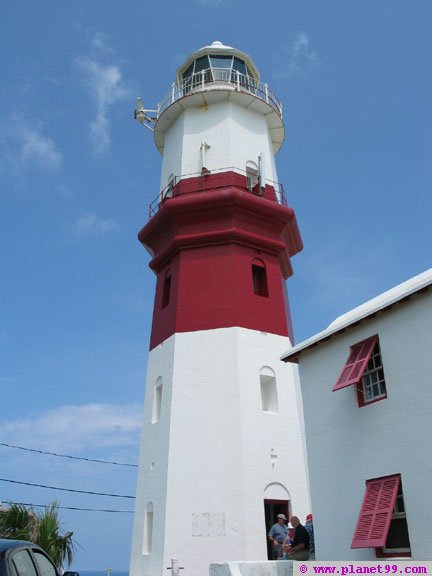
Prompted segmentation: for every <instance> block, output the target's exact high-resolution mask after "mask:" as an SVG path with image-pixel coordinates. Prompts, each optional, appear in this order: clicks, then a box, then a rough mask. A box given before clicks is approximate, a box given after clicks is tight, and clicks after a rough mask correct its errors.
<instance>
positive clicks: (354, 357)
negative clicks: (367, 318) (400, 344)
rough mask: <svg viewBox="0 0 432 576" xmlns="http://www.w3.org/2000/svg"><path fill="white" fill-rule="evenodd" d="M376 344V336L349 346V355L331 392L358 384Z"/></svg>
mask: <svg viewBox="0 0 432 576" xmlns="http://www.w3.org/2000/svg"><path fill="white" fill-rule="evenodd" d="M377 342H378V336H372V337H371V338H368V339H367V340H363V341H362V342H359V343H358V344H356V345H355V346H351V351H350V355H349V356H348V360H347V361H346V363H345V366H344V367H343V370H342V372H341V374H340V376H339V378H338V380H337V382H336V384H335V385H334V386H333V392H335V391H336V390H340V389H341V388H346V387H347V386H351V385H352V384H355V385H357V384H358V383H359V382H360V380H361V378H362V376H363V374H364V372H365V370H366V367H367V364H368V362H369V359H370V357H371V356H372V353H373V350H374V348H375V344H376V343H377Z"/></svg>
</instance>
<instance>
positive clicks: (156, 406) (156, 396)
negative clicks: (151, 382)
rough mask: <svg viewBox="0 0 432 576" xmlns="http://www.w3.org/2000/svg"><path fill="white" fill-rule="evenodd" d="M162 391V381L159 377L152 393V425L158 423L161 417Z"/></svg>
mask: <svg viewBox="0 0 432 576" xmlns="http://www.w3.org/2000/svg"><path fill="white" fill-rule="evenodd" d="M162 389H163V380H162V378H161V377H160V376H159V378H158V379H157V380H156V383H155V387H154V392H153V409H152V419H151V422H152V424H155V423H156V422H159V420H160V416H161V409H162Z"/></svg>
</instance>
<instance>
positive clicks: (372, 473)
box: [283, 269, 432, 560]
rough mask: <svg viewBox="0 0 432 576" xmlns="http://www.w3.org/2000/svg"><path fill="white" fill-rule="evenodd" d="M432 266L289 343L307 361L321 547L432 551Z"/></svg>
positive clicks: (341, 551)
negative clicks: (327, 324)
mask: <svg viewBox="0 0 432 576" xmlns="http://www.w3.org/2000/svg"><path fill="white" fill-rule="evenodd" d="M431 287H432V269H430V270H428V271H426V272H424V273H423V274H420V275H418V276H416V277H414V278H412V279H411V280H408V281H407V282H405V283H403V284H401V285H399V286H397V287H395V288H393V289H392V290H389V291H388V292H385V293H384V294H382V295H380V296H378V297H377V298H374V299H373V300H370V301H369V302H367V303H366V304H363V305H362V306H359V307H358V308H355V309H354V310H351V311H350V312H348V313H347V314H344V315H343V316H341V317H339V318H337V319H336V320H335V321H334V322H333V323H332V324H330V326H329V327H328V328H327V329H326V330H324V331H323V332H320V333H319V334H316V335H315V336H313V337H312V338H310V339H308V340H306V341H305V342H302V343H301V344H298V345H297V346H295V347H294V348H292V349H290V350H288V352H287V353H286V354H285V355H284V356H283V359H284V360H285V361H286V362H298V363H299V366H300V378H301V390H302V396H303V406H304V419H305V429H306V444H307V452H308V465H309V475H310V488H311V499H312V508H313V513H314V528H315V541H316V555H317V558H318V559H320V560H373V559H375V558H377V557H383V556H384V557H386V556H392V557H398V556H401V557H411V558H412V559H414V560H430V559H431V558H432V538H431V532H430V515H431V512H432V491H431V484H432V447H431V440H432V426H431V416H432V290H431Z"/></svg>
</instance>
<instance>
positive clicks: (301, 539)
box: [284, 516, 309, 560]
mask: <svg viewBox="0 0 432 576" xmlns="http://www.w3.org/2000/svg"><path fill="white" fill-rule="evenodd" d="M291 524H292V525H293V527H294V537H293V540H292V542H291V546H287V545H286V544H285V546H284V551H285V552H286V555H287V559H288V560H309V534H308V532H307V530H306V528H305V527H304V526H303V525H302V524H300V520H299V519H298V518H297V516H291Z"/></svg>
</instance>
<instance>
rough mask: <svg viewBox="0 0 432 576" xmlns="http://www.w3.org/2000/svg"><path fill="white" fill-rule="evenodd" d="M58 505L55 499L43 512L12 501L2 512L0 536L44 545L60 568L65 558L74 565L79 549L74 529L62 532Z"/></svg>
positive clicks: (0, 514)
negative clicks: (74, 558)
mask: <svg viewBox="0 0 432 576" xmlns="http://www.w3.org/2000/svg"><path fill="white" fill-rule="evenodd" d="M58 506H59V505H58V502H56V501H54V502H51V504H49V505H48V506H47V507H46V508H45V509H44V511H43V512H35V511H34V510H33V509H32V508H28V507H26V506H23V505H22V504H13V503H10V504H9V507H8V509H7V510H6V511H5V512H2V513H0V538H8V539H12V540H29V541H30V542H33V543H34V544H37V545H38V546H40V547H41V548H43V550H45V552H46V553H47V554H48V555H49V556H50V557H51V559H52V561H53V562H54V564H55V565H56V566H57V568H58V569H59V570H60V569H61V568H62V566H63V563H64V562H67V564H68V566H70V565H71V564H72V561H73V557H74V551H75V543H74V541H73V539H72V536H73V532H65V533H62V532H61V524H60V519H59V516H58Z"/></svg>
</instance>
